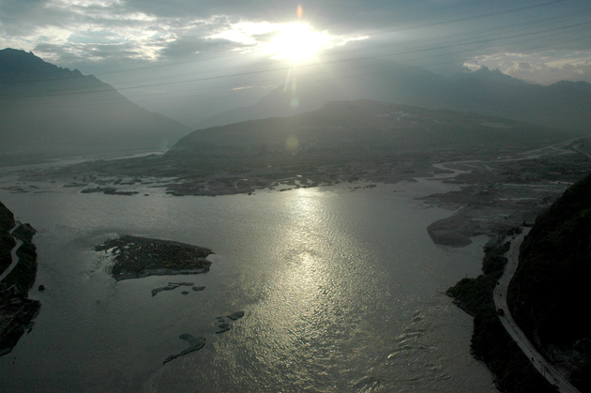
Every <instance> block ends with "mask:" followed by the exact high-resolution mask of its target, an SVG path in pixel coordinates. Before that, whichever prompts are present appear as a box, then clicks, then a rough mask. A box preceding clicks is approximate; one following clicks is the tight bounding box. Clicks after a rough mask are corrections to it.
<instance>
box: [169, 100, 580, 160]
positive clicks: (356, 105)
mask: <svg viewBox="0 0 591 393" xmlns="http://www.w3.org/2000/svg"><path fill="white" fill-rule="evenodd" d="M574 135H575V134H573V133H569V132H559V131H557V130H555V129H552V128H548V127H542V126H537V125H531V124H527V123H522V122H518V121H515V120H508V119H503V118H496V117H491V116H484V115H479V114H474V113H465V112H457V111H449V110H430V109H425V108H420V107H415V106H408V105H398V104H389V103H384V102H380V101H371V100H357V101H333V102H330V103H328V104H326V105H324V106H323V107H322V108H321V109H319V110H317V111H312V112H307V113H303V114H299V115H294V116H290V117H271V118H266V119H259V120H250V121H244V122H240V123H233V124H230V125H226V126H220V127H212V128H208V129H205V130H196V131H193V132H192V133H190V134H189V135H187V136H185V137H183V138H181V139H180V140H179V141H178V142H177V143H176V144H175V145H174V146H173V147H172V148H171V149H170V150H169V151H168V152H167V153H166V155H167V156H168V157H175V158H182V157H185V158H188V157H191V158H193V159H196V160H197V159H202V160H208V161H209V162H212V160H222V159H231V160H237V159H238V158H239V157H243V158H244V159H246V160H255V161H256V160H266V159H270V158H271V157H277V158H279V157H280V156H286V155H291V156H298V157H299V160H304V161H313V162H316V163H321V162H329V161H335V162H336V161H338V160H344V161H348V160H351V159H354V160H356V161H359V160H363V157H365V156H367V159H368V160H375V159H377V158H376V157H377V155H395V154H398V153H400V152H408V151H413V152H417V151H423V152H425V151H427V150H426V149H429V150H431V151H436V150H439V151H442V150H446V149H447V150H449V149H452V150H457V151H467V152H468V151H472V152H475V151H479V150H480V151H484V150H487V149H497V150H496V151H497V152H499V151H501V150H502V149H503V148H505V147H506V146H511V147H513V148H515V147H521V148H525V147H529V146H536V145H537V144H544V143H545V144H549V143H554V142H557V141H560V140H564V139H566V138H568V137H573V136H574Z"/></svg>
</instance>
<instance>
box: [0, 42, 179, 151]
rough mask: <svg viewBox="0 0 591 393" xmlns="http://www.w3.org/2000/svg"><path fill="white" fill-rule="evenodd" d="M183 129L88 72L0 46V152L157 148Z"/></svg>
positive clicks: (171, 141) (176, 135)
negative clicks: (54, 63) (57, 65)
mask: <svg viewBox="0 0 591 393" xmlns="http://www.w3.org/2000/svg"><path fill="white" fill-rule="evenodd" d="M188 131H189V130H188V129H187V128H186V127H185V126H183V125H182V124H180V123H177V122H175V121H173V120H171V119H168V118H166V117H165V116H162V115H159V114H156V113H152V112H149V111H147V110H145V109H143V108H141V107H139V106H137V105H135V104H134V103H132V102H131V101H129V100H128V99H127V98H125V97H123V96H122V95H121V94H119V93H118V92H117V91H116V90H115V89H113V88H112V87H111V86H110V85H107V84H105V83H103V82H101V81H99V80H98V79H97V78H95V77H94V76H83V75H82V74H81V73H80V72H79V71H77V70H75V71H70V70H68V69H63V68H59V67H56V66H54V65H52V64H49V63H46V62H44V61H43V60H41V59H40V58H38V57H36V56H35V55H33V54H32V53H25V52H23V51H17V50H13V49H4V50H1V51H0V154H2V155H5V156H6V155H10V156H17V155H31V154H33V155H39V154H44V155H47V156H57V155H66V154H80V153H91V152H92V153H94V152H110V151H126V150H137V149H159V148H166V147H168V146H170V145H172V144H173V143H174V142H176V140H178V138H180V137H181V136H183V135H185V134H186V133H187V132H188Z"/></svg>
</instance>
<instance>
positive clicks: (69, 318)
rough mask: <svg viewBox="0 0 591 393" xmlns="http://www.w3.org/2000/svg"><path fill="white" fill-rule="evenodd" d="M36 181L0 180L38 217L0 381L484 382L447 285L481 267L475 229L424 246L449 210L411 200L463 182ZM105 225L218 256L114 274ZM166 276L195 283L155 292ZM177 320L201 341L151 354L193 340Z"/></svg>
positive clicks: (136, 387)
mask: <svg viewBox="0 0 591 393" xmlns="http://www.w3.org/2000/svg"><path fill="white" fill-rule="evenodd" d="M10 182H12V183H14V182H15V180H11V179H9V180H6V179H5V180H4V181H3V182H0V183H1V184H0V186H2V187H6V186H8V185H10V184H12V183H10ZM21 186H23V187H26V185H22V184H21ZM29 187H30V186H29ZM36 187H39V189H37V188H35V189H33V188H30V189H31V190H32V191H34V192H29V193H25V194H22V193H19V194H16V193H12V192H10V191H9V190H7V189H0V200H1V201H2V202H3V203H4V204H5V205H6V206H7V207H8V208H9V209H11V210H12V211H13V212H14V213H15V216H16V217H17V218H18V219H19V220H20V221H22V222H29V223H31V224H32V225H33V226H34V227H35V228H36V229H37V230H38V233H37V235H36V236H35V239H34V240H35V244H36V245H37V251H38V254H39V257H38V261H39V272H38V275H37V284H36V285H39V284H43V285H44V286H45V287H46V288H47V289H46V290H45V291H44V292H38V291H37V290H36V289H33V290H31V292H30V297H32V298H35V299H39V300H40V301H41V303H42V308H41V312H40V314H39V316H38V317H37V319H36V320H35V326H34V328H33V329H32V331H31V332H30V333H29V334H28V335H25V336H23V337H22V338H21V340H20V341H19V343H18V345H17V346H16V347H15V349H14V350H13V351H12V352H11V353H10V354H9V355H6V356H4V357H2V358H0V391H2V392H5V391H6V392H15V393H16V392H64V391H68V392H470V393H475V392H476V393H477V392H496V389H495V388H494V386H493V383H492V375H491V374H490V373H489V372H488V370H487V369H486V367H485V366H484V365H483V364H481V363H479V362H477V361H476V360H474V359H473V358H472V356H471V355H470V353H469V343H470V335H471V330H472V319H471V318H470V317H469V316H468V315H466V314H464V313H463V312H462V311H460V310H459V309H458V308H457V307H455V306H454V305H453V304H452V303H451V299H450V298H448V297H447V296H446V295H445V294H444V292H445V290H446V289H447V288H448V287H449V286H451V285H453V284H454V283H455V282H456V281H458V280H459V279H460V278H462V277H465V276H476V275H478V274H479V272H480V258H481V257H482V245H483V244H484V243H485V241H486V239H485V238H475V239H473V240H474V241H475V242H474V244H473V245H471V246H469V247H465V248H462V249H453V248H448V247H442V246H437V245H435V244H433V243H432V242H431V240H430V238H429V236H428V234H427V231H426V227H427V226H428V225H429V224H430V223H432V222H433V221H435V220H438V219H441V218H444V217H447V216H449V215H450V214H451V213H452V212H451V211H449V210H443V209H440V208H435V207H429V206H426V205H424V204H422V203H421V202H420V201H417V200H416V199H415V197H417V196H423V195H428V194H430V193H434V192H441V191H443V190H446V189H450V188H451V187H457V186H451V185H442V184H441V183H440V182H434V181H430V180H424V179H423V180H421V181H419V182H418V183H404V184H398V185H390V186H386V185H379V186H378V187H377V188H375V189H371V190H370V189H367V190H366V189H361V190H357V191H354V192H353V191H351V190H350V189H348V187H349V185H346V186H344V185H343V186H333V187H321V188H308V189H297V190H291V191H285V192H277V191H259V192H257V193H256V195H252V196H246V195H233V196H223V197H213V198H212V197H191V196H187V197H170V196H167V195H165V194H164V193H163V192H162V189H155V188H154V189H148V188H146V189H145V190H142V193H140V194H139V195H136V196H114V195H102V194H101V195H99V194H80V193H79V192H78V191H77V190H75V189H66V188H62V187H61V186H60V185H59V184H49V183H45V184H43V183H37V184H36ZM39 191H45V192H39ZM144 194H149V195H148V196H145V195H144ZM117 234H133V235H139V236H147V237H156V238H161V239H168V240H175V241H180V242H186V243H190V244H195V245H199V246H203V247H208V248H210V249H212V250H214V251H215V253H216V254H215V255H214V256H213V257H212V258H211V259H212V261H213V264H212V267H211V270H210V272H209V273H207V274H201V275H190V276H160V277H156V276H153V277H148V278H143V279H135V280H125V281H120V282H115V281H114V280H113V279H112V278H111V277H110V276H109V275H108V274H107V273H106V264H107V261H106V259H105V257H104V254H101V253H97V252H95V251H94V250H93V247H94V246H95V245H97V244H99V243H100V242H101V240H104V239H105V238H108V237H113V236H116V235H117ZM178 281H189V282H193V283H194V284H195V285H197V286H206V289H205V290H204V291H202V292H194V291H191V290H190V288H189V287H181V288H179V289H176V290H173V291H164V292H160V293H158V295H157V296H152V294H151V290H152V289H154V288H157V287H163V286H166V285H167V284H168V282H178ZM185 289H189V294H183V293H182V291H183V290H185ZM235 311H244V312H245V315H244V317H243V318H241V319H239V320H236V321H234V322H232V323H231V330H229V331H228V332H225V333H223V334H215V333H214V332H215V330H216V317H220V316H225V315H229V314H230V313H233V312H235ZM183 333H189V334H191V335H193V336H195V337H197V336H203V337H205V339H206V345H205V347H204V348H203V349H202V350H200V351H198V352H193V353H190V354H188V355H186V356H184V357H180V358H177V359H175V360H173V361H171V362H169V363H167V364H164V365H163V364H162V362H163V360H164V359H165V358H166V357H167V356H169V355H172V354H176V353H179V352H181V351H182V350H183V349H185V348H187V346H188V344H187V342H185V341H183V340H181V339H179V335H180V334H183Z"/></svg>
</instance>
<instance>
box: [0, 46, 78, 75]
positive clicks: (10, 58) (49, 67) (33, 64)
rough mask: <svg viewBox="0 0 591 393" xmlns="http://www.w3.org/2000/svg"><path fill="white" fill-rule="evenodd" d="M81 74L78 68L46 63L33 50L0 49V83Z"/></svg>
mask: <svg viewBox="0 0 591 393" xmlns="http://www.w3.org/2000/svg"><path fill="white" fill-rule="evenodd" d="M82 76H83V75H82V73H81V72H80V71H78V70H74V71H71V70H69V69H68V68H61V67H58V66H56V65H53V64H51V63H47V62H46V61H44V60H43V59H41V58H40V57H37V56H35V54H33V52H25V51H23V50H18V49H12V48H6V49H2V50H0V83H19V82H38V81H43V80H54V79H64V78H77V77H82Z"/></svg>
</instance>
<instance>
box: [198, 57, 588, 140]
mask: <svg viewBox="0 0 591 393" xmlns="http://www.w3.org/2000/svg"><path fill="white" fill-rule="evenodd" d="M364 67H365V68H364V69H365V70H368V69H370V70H371V72H367V71H366V72H364V73H358V74H357V75H355V74H351V73H349V74H348V75H346V76H344V77H343V76H342V74H340V75H339V76H338V77H336V78H333V79H331V78H325V79H318V77H317V76H316V75H315V74H314V73H312V74H311V75H308V76H302V77H300V78H299V79H298V81H297V84H295V83H293V84H287V85H284V86H279V87H277V88H275V89H274V90H272V91H271V92H270V93H269V94H268V95H267V96H266V97H264V98H263V99H262V100H260V101H259V102H257V103H255V104H254V105H251V106H248V107H242V108H235V109H232V110H229V111H225V112H222V113H220V114H218V115H216V116H213V117H211V118H209V119H206V120H204V121H202V122H201V123H199V124H198V127H199V128H209V127H213V126H219V125H227V124H231V123H236V122H239V121H245V120H254V119H260V118H265V117H272V116H291V115H294V114H299V113H304V112H308V111H311V110H316V109H320V108H321V107H322V106H323V105H324V104H326V103H327V102H330V101H334V100H343V99H349V100H355V99H370V100H376V101H384V102H388V103H397V104H403V105H414V106H421V107H425V108H429V109H448V110H455V111H463V112H473V113H478V114H483V115H488V116H496V117H504V118H508V119H513V120H518V121H522V122H528V123H532V124H537V125H543V126H547V127H554V128H561V129H571V130H579V131H585V130H589V126H588V125H589V124H590V122H591V111H590V110H589V108H591V84H589V83H586V82H567V81H561V82H558V83H555V84H553V85H550V86H541V85H537V84H532V83H527V82H524V81H521V80H518V79H515V78H512V77H511V76H509V75H506V74H503V73H502V72H500V71H499V70H489V69H488V68H486V67H483V68H481V69H479V70H477V71H472V72H469V71H466V72H464V73H461V74H457V75H454V76H452V77H449V78H445V77H443V76H440V75H437V74H434V73H432V72H430V71H427V70H425V69H421V68H418V67H413V66H405V65H400V64H395V63H390V62H380V63H378V64H373V63H372V64H368V65H366V66H364Z"/></svg>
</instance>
